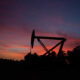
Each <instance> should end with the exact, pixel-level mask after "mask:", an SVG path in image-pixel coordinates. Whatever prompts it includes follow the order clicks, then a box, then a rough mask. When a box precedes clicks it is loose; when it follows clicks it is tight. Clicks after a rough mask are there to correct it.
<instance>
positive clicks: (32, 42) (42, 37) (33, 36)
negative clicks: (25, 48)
mask: <svg viewBox="0 0 80 80" xmlns="http://www.w3.org/2000/svg"><path fill="white" fill-rule="evenodd" d="M34 39H37V40H38V42H39V43H40V44H41V46H42V47H43V49H44V50H45V51H46V53H44V55H47V54H50V52H51V51H52V50H53V49H55V48H56V47H57V46H59V45H60V49H59V52H58V55H61V51H62V48H63V45H64V42H65V41H66V39H65V38H62V37H45V36H36V35H35V30H33V31H32V36H31V48H33V46H34ZM40 39H49V40H61V41H60V42H59V43H57V44H56V45H55V46H53V47H52V48H51V49H49V50H48V49H47V48H46V46H45V45H44V44H43V42H42V41H41V40H40Z"/></svg>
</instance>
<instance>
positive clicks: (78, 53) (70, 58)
mask: <svg viewBox="0 0 80 80" xmlns="http://www.w3.org/2000/svg"><path fill="white" fill-rule="evenodd" d="M60 54H61V55H56V52H54V51H53V52H52V53H51V54H48V55H41V56H38V55H37V53H34V54H31V53H28V54H27V55H26V56H25V57H24V60H21V61H14V60H7V59H0V73H1V75H3V76H4V75H7V76H8V75H9V76H12V77H13V78H14V79H18V80H24V79H29V80H33V79H36V80H37V79H38V80H41V79H42V78H43V79H50V78H53V75H54V77H55V78H57V77H56V75H57V76H61V75H64V74H65V75H67V74H73V72H74V73H77V72H80V46H77V47H75V48H74V49H73V50H72V51H67V53H65V52H64V51H62V52H61V53H60ZM65 54H67V55H65ZM65 75H64V76H65ZM70 76H71V75H70ZM2 78H4V77H2ZM9 78H10V77H8V79H9ZM61 78H62V77H61Z"/></svg>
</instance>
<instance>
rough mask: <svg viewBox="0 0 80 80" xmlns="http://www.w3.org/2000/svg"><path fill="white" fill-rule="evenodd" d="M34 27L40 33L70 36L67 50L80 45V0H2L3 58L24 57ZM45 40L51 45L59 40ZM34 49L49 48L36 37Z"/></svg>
mask: <svg viewBox="0 0 80 80" xmlns="http://www.w3.org/2000/svg"><path fill="white" fill-rule="evenodd" d="M33 29H35V32H36V35H37V36H50V37H64V38H66V39H67V41H66V42H65V44H64V47H63V50H65V51H67V50H72V49H73V48H74V47H76V46H78V45H80V0H0V58H3V59H14V60H22V59H24V56H25V55H26V54H28V53H29V52H30V41H31V33H32V30H33ZM42 41H43V43H44V44H45V45H46V47H47V48H48V49H50V48H51V47H52V46H53V45H54V44H56V43H57V41H54V40H51V41H50V40H42ZM55 50H56V51H58V49H55ZM32 52H33V53H34V52H36V53H38V55H42V54H43V53H44V52H45V51H44V50H43V48H42V47H41V46H40V44H39V43H38V42H37V40H35V42H34V48H33V49H32Z"/></svg>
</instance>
